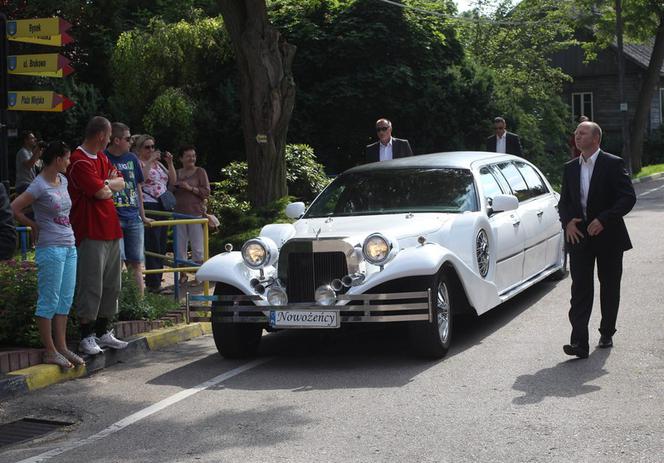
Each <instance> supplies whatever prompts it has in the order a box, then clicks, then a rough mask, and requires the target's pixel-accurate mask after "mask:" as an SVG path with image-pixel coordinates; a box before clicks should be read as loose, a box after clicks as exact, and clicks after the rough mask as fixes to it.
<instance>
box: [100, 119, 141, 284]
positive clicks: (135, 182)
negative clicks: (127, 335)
mask: <svg viewBox="0 0 664 463" xmlns="http://www.w3.org/2000/svg"><path fill="white" fill-rule="evenodd" d="M130 146H131V133H130V131H129V127H127V126H126V125H125V124H123V123H122V122H114V123H113V124H111V141H110V143H109V145H108V148H107V149H106V150H105V151H104V154H106V156H108V160H109V161H110V162H111V163H112V164H113V165H114V166H115V168H116V169H117V170H118V171H120V172H121V173H122V176H123V177H124V181H125V188H124V190H121V191H118V192H115V193H114V194H113V202H114V203H115V209H116V210H117V211H118V218H119V219H120V225H121V227H122V235H123V238H122V240H121V241H120V252H121V254H122V260H123V261H124V262H125V265H126V266H127V269H128V270H129V272H130V273H131V274H132V276H133V277H134V280H135V281H136V286H137V287H138V291H139V293H140V294H141V296H142V295H143V291H144V287H145V285H144V284H143V275H142V274H141V266H142V264H143V261H144V260H145V253H144V247H143V233H144V231H143V224H146V225H148V226H149V224H150V222H152V219H148V218H147V217H145V211H144V210H143V192H142V191H141V184H142V183H143V170H142V169H141V163H140V161H139V160H138V157H137V156H136V155H135V154H134V153H132V152H130V151H129V148H130Z"/></svg>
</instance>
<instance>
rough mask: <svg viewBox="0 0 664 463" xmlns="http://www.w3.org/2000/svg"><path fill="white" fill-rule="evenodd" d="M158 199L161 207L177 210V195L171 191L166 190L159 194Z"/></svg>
mask: <svg viewBox="0 0 664 463" xmlns="http://www.w3.org/2000/svg"><path fill="white" fill-rule="evenodd" d="M157 201H159V204H161V207H162V208H163V209H164V210H165V211H169V212H172V211H174V210H175V195H174V194H173V193H171V192H170V191H168V190H166V191H164V192H163V193H162V194H161V195H159V197H158V198H157Z"/></svg>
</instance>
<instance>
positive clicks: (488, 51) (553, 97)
mask: <svg viewBox="0 0 664 463" xmlns="http://www.w3.org/2000/svg"><path fill="white" fill-rule="evenodd" d="M465 18H466V21H464V22H463V23H462V26H461V37H462V40H463V43H464V44H465V47H466V50H467V52H468V54H469V56H470V58H471V59H472V60H473V61H474V62H475V63H476V65H478V66H482V67H485V68H487V69H488V70H489V71H490V72H491V74H492V75H493V76H494V77H495V80H496V82H497V83H496V91H495V93H494V94H493V95H492V97H493V100H492V103H493V104H494V110H495V111H496V115H502V116H504V117H505V118H506V119H507V120H508V123H509V125H510V127H511V129H512V130H514V131H517V132H518V133H519V135H520V136H521V138H522V141H523V145H524V151H525V156H526V157H528V158H529V159H531V160H532V161H534V162H535V163H537V164H538V165H539V166H540V167H541V168H542V169H543V170H544V171H545V173H546V174H547V176H550V177H551V178H552V179H553V181H554V183H555V182H556V179H558V178H559V177H560V170H561V169H560V164H561V163H562V162H563V160H564V159H566V158H567V145H566V144H567V139H568V137H569V131H570V129H571V127H570V126H569V122H568V121H569V110H568V108H567V107H566V105H565V104H564V103H563V102H562V100H561V99H560V97H559V94H560V92H561V90H562V84H563V83H564V82H565V81H568V80H570V78H569V76H567V75H566V74H564V73H563V72H562V71H561V70H560V69H558V68H555V67H553V66H552V65H551V62H550V58H551V56H552V55H553V54H554V53H555V52H557V51H560V50H563V49H565V48H567V47H569V46H570V45H571V44H572V43H574V39H573V33H574V28H573V27H572V24H571V21H570V20H569V17H568V11H567V9H566V8H564V5H562V6H561V3H560V2H559V1H558V0H524V1H523V2H521V3H520V4H519V5H518V6H516V7H515V6H514V3H513V2H512V1H511V0H501V1H495V0H479V1H478V2H477V3H476V7H475V9H474V10H473V11H472V12H469V13H468V14H466V15H465Z"/></svg>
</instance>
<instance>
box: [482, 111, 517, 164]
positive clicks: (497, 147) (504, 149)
mask: <svg viewBox="0 0 664 463" xmlns="http://www.w3.org/2000/svg"><path fill="white" fill-rule="evenodd" d="M493 130H494V132H495V133H494V134H493V135H491V136H490V137H489V138H487V139H486V150H487V151H489V152H491V153H506V154H513V155H515V156H523V149H522V148H521V139H520V138H519V136H518V135H517V134H515V133H512V132H508V131H507V123H506V122H505V119H503V118H502V117H496V118H495V119H494V120H493Z"/></svg>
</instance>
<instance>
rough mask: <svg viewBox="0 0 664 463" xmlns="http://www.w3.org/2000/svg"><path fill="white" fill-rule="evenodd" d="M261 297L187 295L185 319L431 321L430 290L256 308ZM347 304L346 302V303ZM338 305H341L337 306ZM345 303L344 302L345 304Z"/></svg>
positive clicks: (257, 321)
mask: <svg viewBox="0 0 664 463" xmlns="http://www.w3.org/2000/svg"><path fill="white" fill-rule="evenodd" d="M262 300H263V299H262V298H261V297H260V296H248V295H238V296H197V295H190V294H189V293H187V301H186V307H187V320H191V319H192V317H191V313H192V312H193V311H199V312H200V311H201V310H203V311H207V310H209V311H210V317H200V316H197V317H195V319H196V321H212V322H214V323H262V324H264V325H269V316H270V311H271V310H288V311H294V312H307V311H323V312H326V311H330V312H332V311H334V312H337V311H338V312H339V319H340V323H341V324H344V323H385V322H404V321H429V322H431V321H432V320H433V307H432V305H431V290H430V289H428V290H427V291H417V292H403V293H382V294H341V295H338V296H337V305H318V304H315V303H293V304H288V305H284V306H269V305H256V304H255V301H262ZM346 301H347V302H346ZM194 302H212V307H205V308H202V307H200V306H196V305H194V304H192V303H194ZM339 302H341V303H342V304H339ZM344 302H345V303H344Z"/></svg>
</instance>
